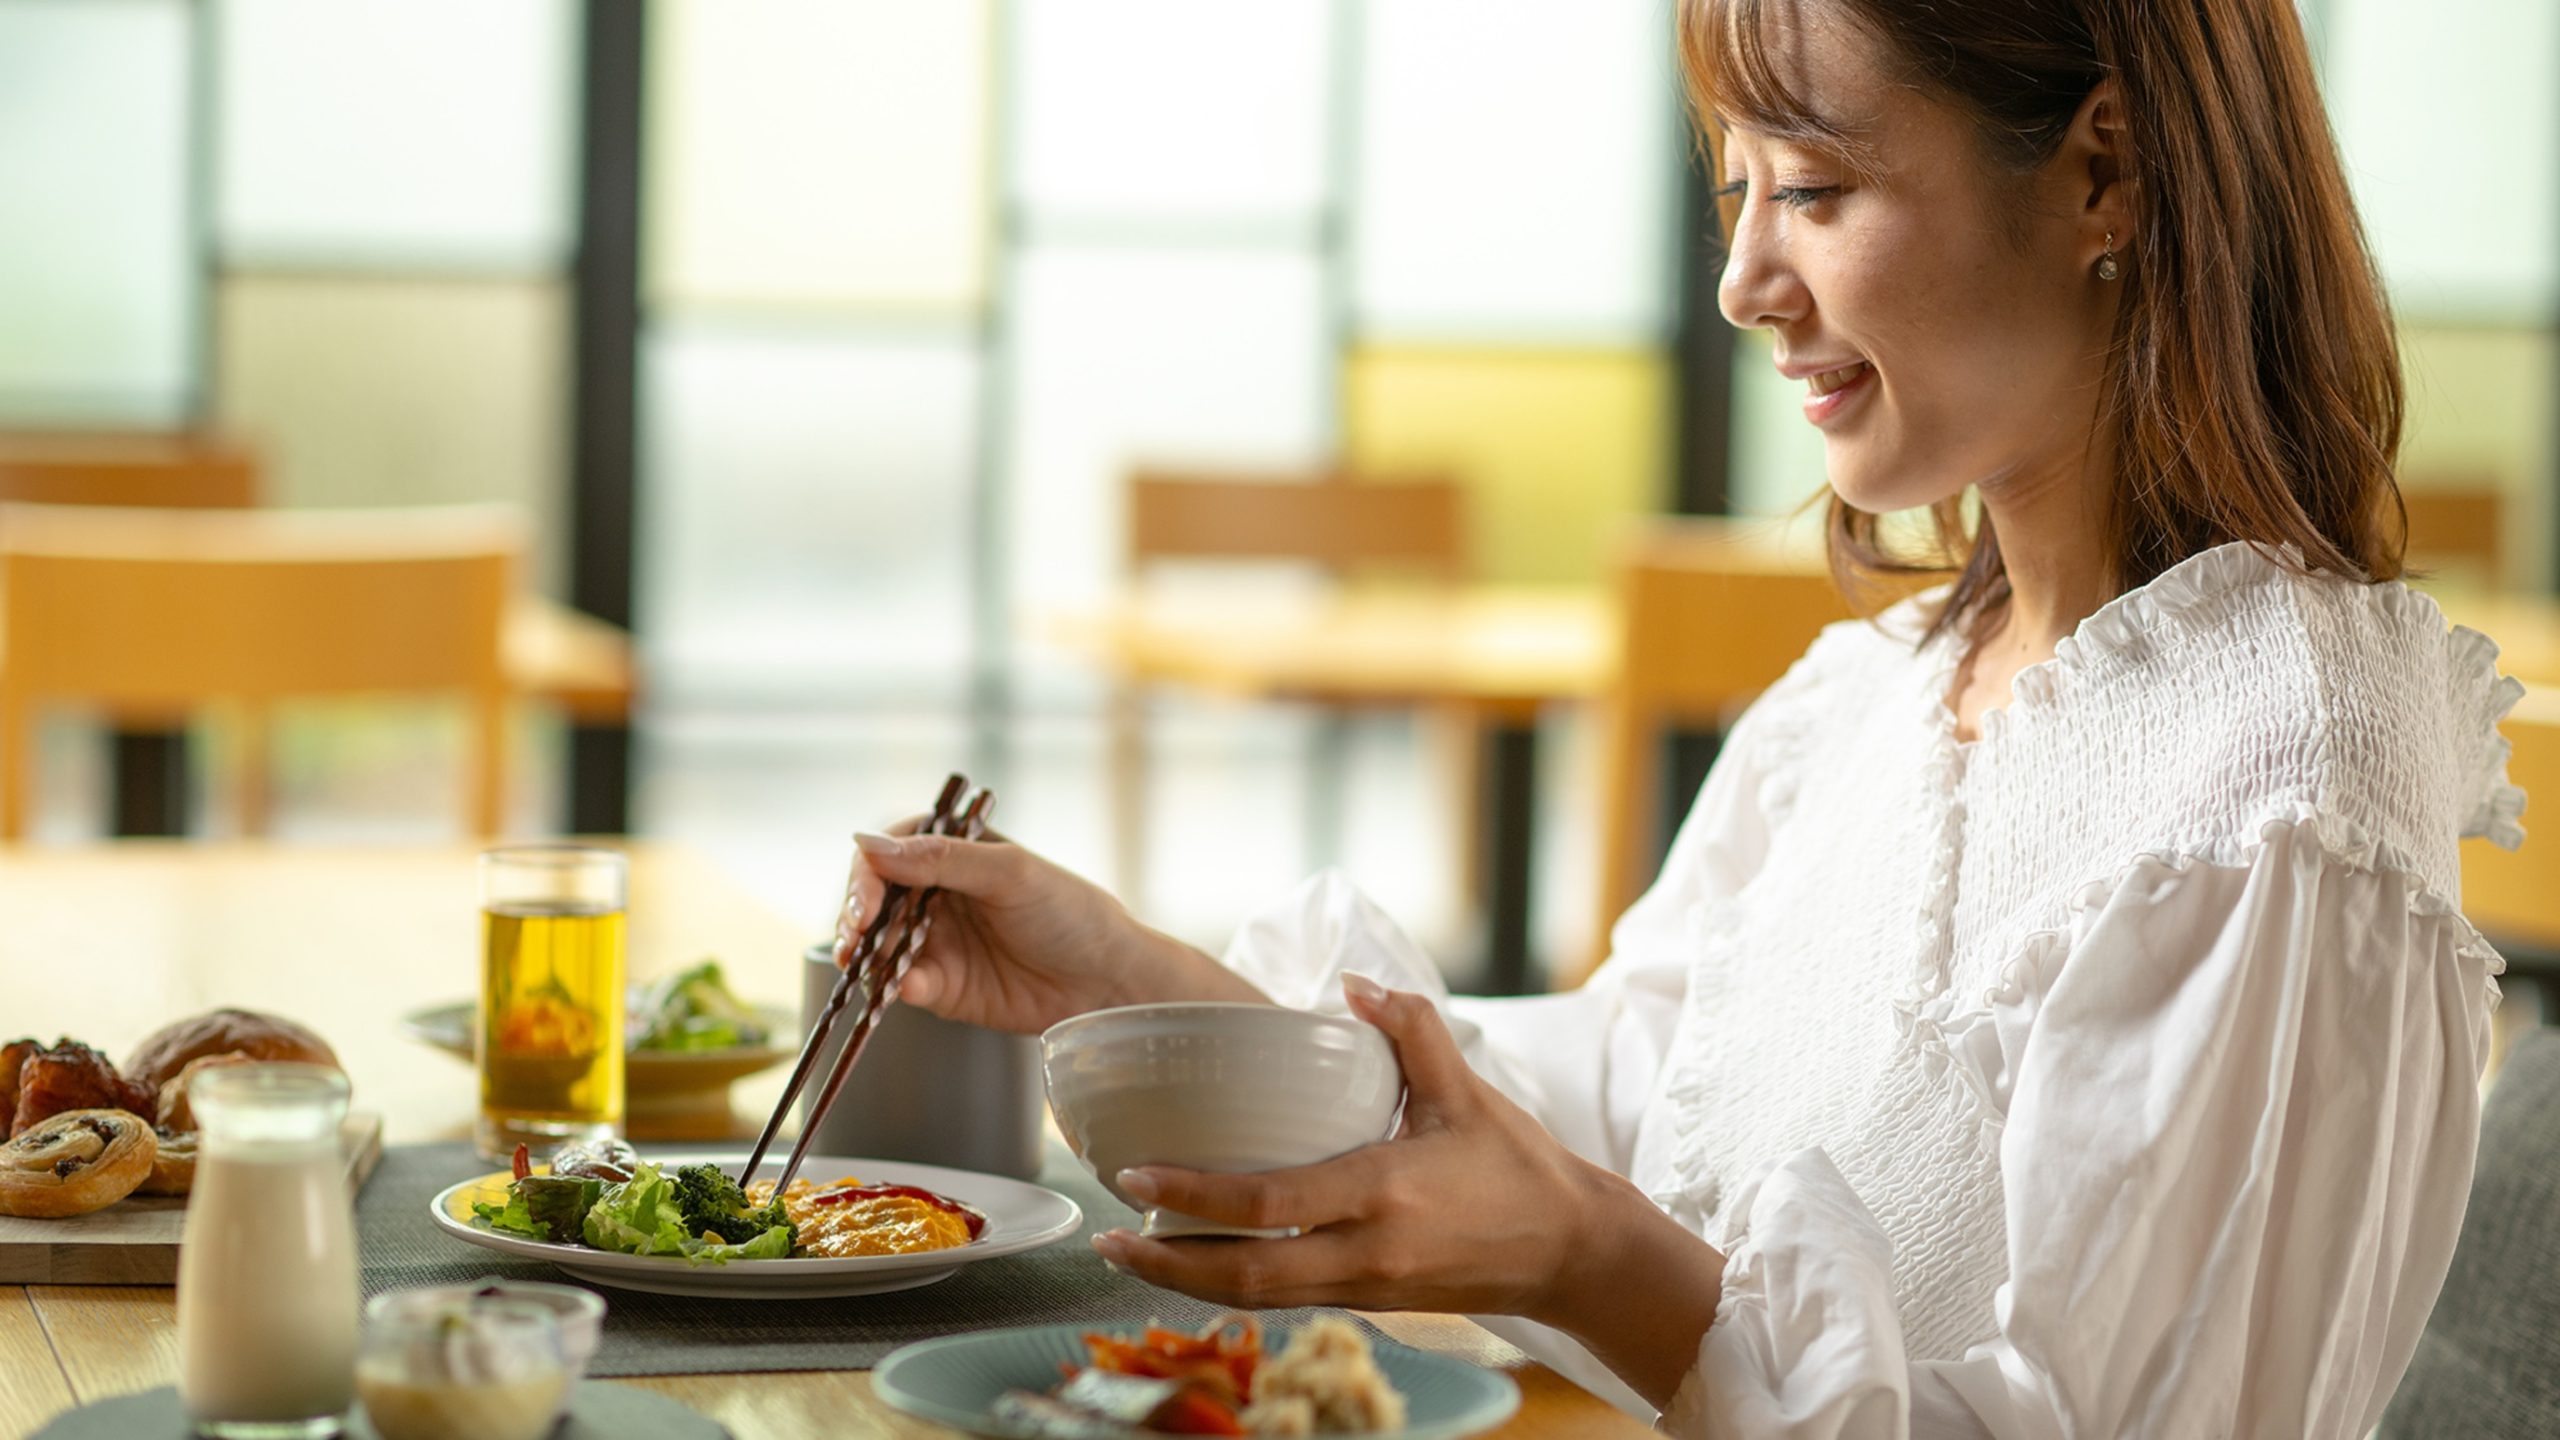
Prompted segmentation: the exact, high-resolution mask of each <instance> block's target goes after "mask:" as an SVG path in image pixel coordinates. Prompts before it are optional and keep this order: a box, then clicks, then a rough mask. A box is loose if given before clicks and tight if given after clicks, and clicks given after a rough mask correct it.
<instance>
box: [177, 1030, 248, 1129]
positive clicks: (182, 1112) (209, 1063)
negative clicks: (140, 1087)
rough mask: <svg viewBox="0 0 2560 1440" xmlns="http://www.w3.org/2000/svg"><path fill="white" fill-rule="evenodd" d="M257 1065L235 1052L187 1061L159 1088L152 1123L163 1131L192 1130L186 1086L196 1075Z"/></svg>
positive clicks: (193, 1114)
mask: <svg viewBox="0 0 2560 1440" xmlns="http://www.w3.org/2000/svg"><path fill="white" fill-rule="evenodd" d="M257 1063H259V1062H258V1060H257V1059H256V1057H254V1056H249V1055H243V1054H241V1053H240V1052H239V1051H237V1050H225V1051H223V1052H222V1053H221V1054H219V1055H199V1056H197V1057H196V1058H194V1059H193V1060H190V1061H188V1062H187V1063H186V1064H184V1065H182V1066H180V1067H178V1073H177V1074H175V1075H172V1076H170V1077H169V1079H168V1081H167V1083H165V1084H163V1085H162V1086H161V1087H160V1109H159V1110H158V1111H157V1112H156V1113H155V1114H153V1115H152V1117H151V1123H153V1124H154V1125H157V1126H158V1127H159V1128H160V1129H162V1130H164V1131H166V1130H193V1129H195V1128H196V1106H195V1102H194V1101H192V1100H190V1099H188V1098H187V1082H188V1081H190V1080H193V1079H194V1078H196V1072H197V1071H199V1070H219V1069H221V1068H222V1067H224V1066H226V1065H255V1064H257Z"/></svg>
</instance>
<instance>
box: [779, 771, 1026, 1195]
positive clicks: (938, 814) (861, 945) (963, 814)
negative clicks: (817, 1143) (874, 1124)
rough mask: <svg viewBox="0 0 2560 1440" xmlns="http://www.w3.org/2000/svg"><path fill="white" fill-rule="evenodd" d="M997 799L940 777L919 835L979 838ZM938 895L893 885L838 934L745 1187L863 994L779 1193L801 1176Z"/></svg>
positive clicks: (919, 946) (929, 923)
mask: <svg viewBox="0 0 2560 1440" xmlns="http://www.w3.org/2000/svg"><path fill="white" fill-rule="evenodd" d="M963 795H968V797H969V798H968V801H967V803H966V804H963V803H962V801H961V797H962V796H963ZM995 803H996V796H995V792H994V791H992V790H984V789H982V790H979V791H978V792H976V793H975V794H974V795H972V794H969V777H967V776H966V775H956V774H955V775H953V776H952V777H951V778H950V779H948V780H945V781H944V782H942V793H941V794H940V795H939V796H936V797H935V799H934V802H933V815H932V817H931V818H930V819H928V820H927V821H926V822H925V826H924V830H923V832H922V833H924V834H927V835H956V836H958V837H959V838H961V839H963V840H976V839H979V838H980V837H982V836H984V835H985V834H986V832H987V814H988V812H989V811H991V810H993V809H994V808H995ZM941 893H942V892H941V890H939V889H937V888H927V889H924V890H921V891H915V890H910V889H908V888H907V887H906V886H903V885H891V886H889V887H888V888H887V889H885V890H884V891H883V892H882V893H881V896H880V909H879V913H878V915H877V916H876V917H875V918H874V919H873V920H872V922H871V923H870V924H869V925H867V926H865V927H864V928H863V931H862V934H861V936H860V937H859V938H858V939H857V938H852V937H848V936H846V935H843V934H842V933H839V934H838V935H837V937H836V964H837V966H838V967H839V969H840V971H841V973H839V974H838V975H837V977H836V985H835V989H834V990H833V991H831V992H829V994H828V996H827V1005H826V1008H825V1009H824V1010H821V1011H819V1012H818V1019H817V1023H815V1024H813V1025H811V1026H810V1027H809V1038H808V1040H807V1041H806V1042H804V1043H803V1044H802V1045H801V1047H800V1060H799V1063H798V1064H796V1065H794V1066H793V1067H792V1069H791V1081H790V1083H789V1084H787V1085H785V1086H784V1087H783V1090H782V1099H781V1100H780V1101H778V1102H776V1103H775V1105H774V1107H773V1116H772V1118H771V1119H769V1120H767V1121H765V1123H764V1133H763V1134H762V1135H761V1136H758V1137H757V1139H756V1148H755V1149H754V1150H753V1151H751V1152H750V1153H749V1154H748V1156H747V1165H746V1169H744V1170H743V1171H741V1172H740V1173H739V1175H738V1184H739V1185H740V1186H741V1187H744V1186H745V1185H746V1184H748V1183H749V1182H750V1181H752V1180H754V1179H755V1177H756V1167H757V1166H759V1165H761V1164H763V1163H764V1157H765V1152H766V1151H768V1150H770V1149H771V1148H772V1147H773V1138H774V1136H775V1135H776V1134H777V1133H778V1132H780V1130H781V1129H782V1119H783V1117H784V1116H785V1115H787V1114H789V1113H790V1110H791V1102H792V1101H794V1100H797V1099H798V1098H800V1092H801V1090H802V1089H804V1088H805V1087H806V1086H807V1085H808V1083H809V1072H810V1071H811V1070H813V1069H815V1068H816V1066H817V1062H818V1052H819V1051H820V1050H822V1049H824V1048H825V1046H826V1043H827V1039H828V1036H829V1035H830V1034H831V1033H832V1032H833V1031H834V1030H835V1028H836V1026H837V1024H838V1022H839V1021H841V1020H842V1019H843V1016H844V1012H845V1010H846V1009H847V1008H848V1006H849V1005H850V1003H851V1001H852V999H853V997H854V995H855V993H856V992H857V991H859V992H860V994H861V996H862V1005H861V1007H860V1008H859V1009H858V1010H856V1011H855V1013H854V1017H853V1028H852V1030H851V1031H849V1032H848V1033H847V1035H846V1037H845V1045H844V1051H843V1053H842V1054H840V1055H838V1056H837V1057H836V1063H835V1068H834V1069H833V1070H832V1071H830V1072H829V1073H828V1075H827V1083H826V1085H825V1087H824V1088H822V1089H821V1090H819V1092H818V1098H817V1100H816V1102H815V1103H814V1104H812V1105H811V1106H810V1107H809V1115H808V1119H807V1120H806V1121H805V1122H803V1123H802V1125H801V1127H800V1139H799V1142H798V1143H797V1144H794V1145H793V1146H792V1147H791V1158H790V1160H789V1161H788V1162H787V1163H785V1164H784V1165H783V1167H782V1174H781V1176H780V1177H779V1178H777V1179H776V1180H775V1181H774V1183H773V1193H774V1194H776V1195H780V1194H781V1193H782V1192H783V1191H784V1190H786V1189H789V1188H790V1185H791V1180H792V1177H793V1176H795V1175H797V1174H799V1173H800V1162H801V1161H802V1160H804V1159H806V1158H808V1154H809V1144H810V1141H811V1140H812V1139H814V1138H815V1137H816V1135H817V1133H818V1127H819V1125H820V1123H821V1122H823V1121H824V1120H825V1119H826V1118H827V1111H828V1110H829V1109H831V1108H833V1106H834V1105H835V1103H836V1096H837V1095H838V1094H839V1093H841V1092H842V1091H843V1089H844V1082H845V1077H846V1076H848V1075H850V1074H852V1073H853V1062H854V1061H856V1060H858V1059H860V1058H861V1056H862V1047H863V1045H864V1044H865V1043H866V1042H867V1041H869V1040H870V1038H871V1032H872V1029H873V1028H874V1027H875V1026H877V1025H878V1024H879V1023H880V1013H881V1012H882V1011H883V1010H885V1009H887V1008H888V1007H889V1006H890V1005H891V1004H893V1003H895V1002H896V1000H897V998H898V984H899V982H900V981H903V980H904V979H906V978H907V967H909V966H910V965H913V964H914V963H915V958H916V956H917V954H918V953H920V952H921V951H922V950H923V949H924V941H925V936H926V935H927V934H928V933H930V931H931V929H932V927H933V902H934V900H935V898H936V897H938V896H940V895H941Z"/></svg>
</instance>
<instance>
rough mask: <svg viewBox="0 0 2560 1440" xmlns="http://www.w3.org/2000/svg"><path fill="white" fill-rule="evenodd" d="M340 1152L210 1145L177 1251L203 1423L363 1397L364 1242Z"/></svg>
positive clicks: (181, 1343) (187, 1382)
mask: <svg viewBox="0 0 2560 1440" xmlns="http://www.w3.org/2000/svg"><path fill="white" fill-rule="evenodd" d="M351 1210H352V1207H351V1206H350V1205H349V1203H348V1200H347V1177H346V1166H345V1162H344V1161H342V1160H341V1159H340V1158H339V1156H338V1152H337V1147H336V1145H335V1144H327V1145H316V1144H311V1143H293V1142H283V1143H263V1144H261V1143H255V1142H252V1143H248V1144H238V1145H234V1146H231V1147H229V1148H227V1149H222V1150H220V1151H217V1150H215V1149H214V1148H213V1147H207V1149H206V1152H205V1154H204V1155H203V1157H202V1158H201V1159H200V1160H198V1162H197V1164H196V1180H195V1193H194V1195H193V1196H192V1197H190V1199H189V1200H188V1202H187V1228H186V1236H185V1240H184V1242H183V1244H182V1245H181V1247H180V1249H179V1252H178V1394H179V1398H180V1399H181V1400H183V1401H184V1402H185V1405H186V1412H187V1415H188V1416H189V1418H191V1419H193V1420H196V1421H198V1422H208V1421H209V1422H215V1423H216V1424H219V1423H220V1422H223V1421H239V1422H252V1423H254V1422H266V1423H269V1424H273V1423H278V1422H294V1421H302V1420H310V1419H313V1418H315V1417H322V1416H337V1415H341V1414H344V1413H345V1412H346V1410H347V1409H348V1407H349V1405H350V1404H351V1403H352V1402H353V1401H354V1399H355V1364H356V1299H357V1289H356V1240H355V1225H354V1219H353V1215H352V1213H351Z"/></svg>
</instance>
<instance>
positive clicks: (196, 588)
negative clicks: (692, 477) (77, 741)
mask: <svg viewBox="0 0 2560 1440" xmlns="http://www.w3.org/2000/svg"><path fill="white" fill-rule="evenodd" d="M525 534H526V526H525V524H524V522H523V520H522V518H521V517H520V516H519V515H518V514H517V513H516V512H515V511H513V510H512V509H508V508H505V507H494V506H453V507H437V508H431V509H414V510H388V509H386V510H350V511H335V512H315V511H303V512H294V511H272V510H268V511H259V510H251V511H230V512H222V511H182V510H145V509H96V508H90V507H85V506H81V507H74V506H34V505H10V506H0V838H15V837H16V836H18V835H19V834H21V833H23V830H24V818H25V807H26V796H27V792H28V782H29V776H28V772H27V762H28V755H27V732H28V728H29V724H30V720H31V716H32V713H33V711H34V709H35V707H37V706H38V705H41V704H47V703H54V702H66V701H76V702H83V703H88V704H94V705H98V706H101V707H103V708H105V709H106V710H108V711H109V712H110V713H113V714H115V715H117V716H119V717H138V718H147V719H168V718H175V717H182V716H185V715H187V714H190V713H192V712H194V711H197V710H200V709H202V708H205V707H206V706H208V705H214V704H222V703H226V702H246V703H248V704H251V705H263V704H264V703H265V702H268V701H272V700H275V699H279V698H284V697H289V696H315V695H353V694H367V693H383V692H445V693H454V694H459V695H461V696H464V697H466V698H467V699H468V700H469V701H470V702H471V705H472V709H473V713H474V716H475V721H476V723H475V726H474V754H475V764H474V775H475V780H476V783H475V784H474V785H473V786H472V789H471V796H472V803H471V806H470V815H471V818H472V822H473V825H474V829H475V832H476V833H480V834H489V833H494V832H495V830H496V829H497V826H498V811H499V797H500V795H501V794H502V793H503V786H502V784H501V781H500V764H501V758H502V757H501V754H500V750H501V749H502V744H501V738H502V737H501V735H500V724H501V716H502V714H503V711H504V707H505V703H506V677H505V672H504V669H503V666H502V663H501V655H500V646H501V633H502V629H503V626H504V623H505V616H506V609H507V601H508V596H509V594H510V592H511V590H512V587H513V585H514V579H515V575H516V573H517V569H518V562H519V558H520V556H521V555H522V553H523V550H524V546H525Z"/></svg>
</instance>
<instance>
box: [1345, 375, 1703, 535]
mask: <svg viewBox="0 0 2560 1440" xmlns="http://www.w3.org/2000/svg"><path fill="white" fill-rule="evenodd" d="M1669 381H1670V376H1669V366H1668V364H1667V362H1666V361H1665V360H1664V359H1663V357H1662V355H1661V354H1660V353H1659V352H1656V351H1653V350H1649V349H1620V350H1602V349H1590V350H1546V351H1541V350H1490V349H1456V348H1448V349H1435V348H1406V347H1385V346H1380V347H1371V348H1363V349H1361V350H1358V351H1355V352H1354V353H1353V354H1352V356H1351V357H1350V360H1349V362H1348V365H1347V368H1346V370H1345V373H1344V379H1343V386H1342V389H1343V395H1344V413H1343V432H1344V448H1345V449H1346V450H1347V451H1348V452H1349V453H1350V455H1351V458H1352V459H1353V460H1354V461H1356V462H1358V463H1359V464H1361V465H1363V466H1365V467H1368V468H1370V469H1374V470H1380V471H1394V470H1429V469H1441V470H1446V471H1448V472H1450V473H1452V474H1455V475H1456V476H1458V477H1459V479H1460V480H1461V481H1462V482H1463V483H1464V484H1465V486H1466V488H1467V491H1468V499H1469V502H1470V506H1471V513H1470V514H1469V516H1468V525H1467V531H1468V541H1469V544H1470V546H1471V548H1472V551H1473V554H1472V557H1471V558H1472V559H1473V560H1474V562H1475V568H1476V571H1477V573H1478V574H1480V575H1482V576H1483V577H1484V578H1485V579H1488V580H1495V581H1501V582H1505V583H1512V584H1559V583H1586V584H1587V583H1591V582H1595V581H1598V580H1601V579H1603V578H1605V576H1606V573H1607V571H1606V562H1605V549H1606V546H1607V543H1608V540H1609V538H1610V536H1612V535H1613V534H1614V533H1616V531H1617V529H1618V527H1619V526H1620V525H1621V524H1623V523H1624V521H1625V520H1626V518H1627V517H1628V516H1630V515H1633V514H1637V513H1640V512H1643V511H1648V510H1658V509H1661V508H1663V498H1664V494H1665V491H1666V489H1667V488H1668V487H1667V485H1666V483H1665V479H1664V477H1665V474H1666V464H1667V461H1668V451H1669V440H1670V423H1669V417H1670V410H1669V406H1670V398H1671V395H1670V383H1669Z"/></svg>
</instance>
